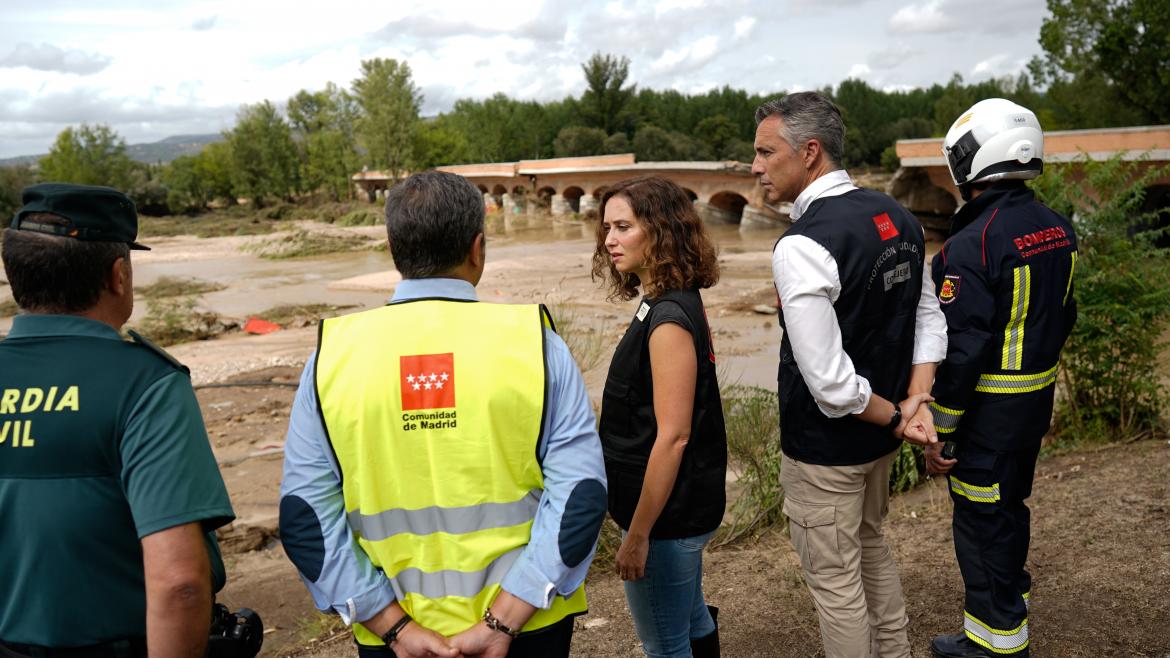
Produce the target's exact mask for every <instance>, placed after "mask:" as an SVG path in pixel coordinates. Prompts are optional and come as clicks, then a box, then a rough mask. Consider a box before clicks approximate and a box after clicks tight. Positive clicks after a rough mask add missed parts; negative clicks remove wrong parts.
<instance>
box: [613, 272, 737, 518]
mask: <svg viewBox="0 0 1170 658" xmlns="http://www.w3.org/2000/svg"><path fill="white" fill-rule="evenodd" d="M662 304H677V305H678V306H679V307H680V308H681V309H682V311H683V313H684V314H685V315H686V318H687V320H688V321H689V322H690V324H691V328H692V329H693V330H692V334H691V335H692V337H693V338H694V345H695V358H696V360H697V363H698V373H697V377H696V380H695V400H694V406H693V409H694V410H693V412H692V415H691V436H690V439H689V440H688V442H687V447H686V450H685V451H684V452H683V458H682V463H681V464H680V465H679V470H678V477H677V478H676V479H675V482H674V489H673V490H672V491H671V493H670V498H669V499H668V500H667V501H666V506H665V507H664V508H663V509H662V513H661V514H660V515H659V517H658V521H657V522H656V523H655V524H654V527H653V528H652V529H651V531H650V536H651V537H652V538H654V539H679V538H682V537H694V536H697V535H702V534H704V533H707V532H710V531H712V530H714V529H715V528H717V527H719V522H720V521H721V520H722V519H723V510H724V506H725V503H726V497H725V493H724V483H725V479H726V476H727V434H726V432H725V429H724V426H723V405H722V402H721V401H720V398H719V382H718V381H717V380H716V377H715V353H714V348H713V346H712V343H711V331H710V328H709V326H708V324H707V316H706V313H705V312H704V310H703V300H702V297H700V295H699V291H697V290H673V291H670V292H668V293H666V294H663V295H662V296H660V297H658V298H657V299H649V298H646V299H643V301H642V304H640V305H639V311H638V314H637V315H636V316H635V317H634V319H633V321H631V322H630V328H629V329H627V330H626V334H625V336H623V337H622V340H621V342H619V343H618V346H617V350H616V351H615V352H614V355H613V362H612V363H611V364H610V367H609V376H608V377H607V378H606V380H605V393H604V395H603V397H602V403H601V424H600V427H599V433H600V434H601V445H602V448H603V449H604V451H605V472H606V477H607V478H608V481H609V513H610V514H611V515H612V516H613V519H614V521H616V522H617V524H618V525H619V526H621V527H622V528H623V529H627V530H628V529H629V527H630V522H631V520H632V519H633V517H634V511H635V509H637V506H638V498H639V496H641V493H642V481H643V479H644V478H645V476H646V463H647V461H648V460H649V459H650V450H651V449H652V448H653V447H654V441H655V439H656V438H657V436H658V423H657V421H656V420H655V417H654V382H653V376H652V375H651V372H650V348H649V344H650V325H651V319H652V314H654V312H655V308H656V307H659V306H660V305H662ZM643 308H645V309H646V310H645V311H643V310H642V309H643Z"/></svg>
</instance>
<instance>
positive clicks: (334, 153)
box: [288, 82, 361, 201]
mask: <svg viewBox="0 0 1170 658" xmlns="http://www.w3.org/2000/svg"><path fill="white" fill-rule="evenodd" d="M357 118H358V107H357V102H356V101H355V100H354V98H353V96H351V95H350V94H349V93H347V92H346V91H345V90H344V89H341V88H339V87H337V85H334V84H333V83H332V82H330V83H329V84H327V85H326V86H325V89H323V90H321V91H318V92H308V91H305V90H301V91H299V92H297V94H296V95H295V96H293V97H292V98H290V99H289V101H288V120H289V124H290V125H291V127H292V130H293V135H294V137H296V138H297V148H298V150H299V151H300V156H301V157H300V164H301V184H302V186H303V189H305V190H306V191H309V192H316V191H319V190H323V191H325V192H326V193H327V194H328V195H329V196H330V197H331V198H332V199H333V200H334V201H340V200H341V199H349V198H352V197H353V195H354V187H353V185H351V184H350V176H352V175H353V173H354V172H355V171H357V169H358V168H359V167H360V166H361V163H360V157H359V155H358V152H357V137H356V133H355V125H356V122H357Z"/></svg>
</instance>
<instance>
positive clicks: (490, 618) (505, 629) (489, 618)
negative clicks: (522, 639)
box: [483, 610, 520, 637]
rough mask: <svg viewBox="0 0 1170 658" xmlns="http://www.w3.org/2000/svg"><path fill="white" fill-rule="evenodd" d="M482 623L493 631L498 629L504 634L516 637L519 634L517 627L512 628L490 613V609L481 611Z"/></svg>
mask: <svg viewBox="0 0 1170 658" xmlns="http://www.w3.org/2000/svg"><path fill="white" fill-rule="evenodd" d="M483 623H485V624H487V627H488V628H490V629H492V630H493V631H499V632H501V633H503V634H505V635H508V636H509V637H516V636H517V635H519V634H520V631H519V629H514V628H512V627H511V626H508V625H507V624H505V623H504V622H502V621H500V620H499V619H498V618H497V617H496V616H495V615H493V614H492V611H491V610H484V611H483Z"/></svg>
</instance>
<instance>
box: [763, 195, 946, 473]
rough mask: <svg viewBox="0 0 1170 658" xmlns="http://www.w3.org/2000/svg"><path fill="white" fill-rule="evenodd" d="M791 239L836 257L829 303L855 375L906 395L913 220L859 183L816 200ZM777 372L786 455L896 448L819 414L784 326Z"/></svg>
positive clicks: (861, 455)
mask: <svg viewBox="0 0 1170 658" xmlns="http://www.w3.org/2000/svg"><path fill="white" fill-rule="evenodd" d="M796 235H803V236H805V237H806V238H809V239H811V240H813V241H814V242H816V243H817V244H819V245H821V246H822V247H824V248H825V249H826V250H827V251H828V252H829V254H830V255H831V256H832V257H833V260H835V261H836V262H837V270H838V272H839V274H840V278H841V294H840V296H839V297H838V298H837V301H836V302H835V303H834V304H833V309H834V311H835V312H836V315H837V324H838V325H839V326H840V327H841V338H842V346H843V348H844V350H845V353H846V354H848V355H849V358H850V359H851V360H852V361H853V366H854V368H855V369H856V371H857V374H858V375H860V376H862V377H865V378H866V379H867V380H868V381H869V383H870V385H871V386H872V388H873V392H874V393H875V394H877V395H880V396H882V397H884V398H886V399H887V400H892V401H894V402H897V401H900V400H902V399H904V398H905V397H906V389H907V387H908V386H909V384H910V368H911V361H912V359H913V355H914V319H915V315H916V313H917V308H918V300H919V297H920V295H921V292H922V270H923V268H922V265H923V258H924V255H925V244H924V241H923V237H922V227H921V226H920V225H919V223H918V220H917V219H915V217H914V216H913V215H911V214H910V212H909V211H908V210H906V209H905V208H903V207H902V206H900V205H898V203H897V202H895V201H894V200H893V199H891V198H890V197H888V196H886V195H884V194H881V193H878V192H873V191H870V190H864V189H857V190H852V191H850V192H847V193H845V194H842V195H840V196H834V197H825V198H821V199H818V200H817V201H814V202H813V204H812V205H811V206H809V209H808V211H807V212H806V213H805V214H804V216H803V217H801V219H800V220H799V221H797V222H795V223H794V224H793V225H792V228H790V229H788V232H787V233H785V234H784V236H783V237H782V238H781V240H784V239H787V238H789V237H792V236H796ZM782 301H783V300H782ZM780 326H781V328H783V327H784V309H783V308H781V310H780ZM778 378H779V392H780V445H781V447H782V448H783V450H784V453H785V454H786V455H788V456H789V457H791V458H793V459H796V460H798V461H803V462H808V463H811V464H822V465H827V466H840V465H852V464H864V463H866V462H870V461H873V460H875V459H877V458H879V457H881V456H883V455H885V454H887V453H889V452H890V451H892V450H894V449H896V448H897V447H898V444H899V441H898V439H896V438H894V437H893V435H892V434H891V433H890V432H888V431H886V430H885V429H884V428H882V427H880V426H878V425H874V424H872V423H867V422H864V421H861V420H858V419H856V418H853V417H852V416H845V417H843V418H829V417H827V416H825V414H824V413H823V412H822V411H821V410H820V408H819V407H817V404H816V401H815V400H814V399H813V397H812V393H811V392H810V391H809V389H808V386H807V385H806V384H805V381H804V377H803V376H802V375H801V373H800V364H798V363H797V362H796V360H795V358H794V356H793V353H792V344H791V343H790V342H789V339H788V334H787V332H785V334H784V337H783V340H782V341H781V343H780V372H779V376H778Z"/></svg>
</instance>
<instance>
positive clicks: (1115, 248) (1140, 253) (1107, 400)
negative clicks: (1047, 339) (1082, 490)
mask: <svg viewBox="0 0 1170 658" xmlns="http://www.w3.org/2000/svg"><path fill="white" fill-rule="evenodd" d="M1167 171H1170V168H1148V169H1145V170H1144V171H1143V170H1142V167H1141V165H1139V164H1138V163H1132V162H1124V161H1122V160H1121V159H1120V158H1113V159H1111V160H1107V161H1102V162H1092V161H1089V159H1088V157H1087V156H1084V157H1082V158H1081V159H1080V160H1079V161H1078V162H1075V163H1073V164H1071V165H1068V166H1056V167H1051V168H1050V169H1049V171H1047V172H1045V174H1044V175H1043V176H1041V177H1040V178H1038V179H1036V180H1035V181H1033V185H1032V187H1033V189H1035V190H1036V192H1037V195H1038V196H1039V198H1040V199H1041V200H1042V201H1044V203H1046V204H1047V205H1048V206H1050V207H1051V208H1053V209H1054V210H1056V211H1057V212H1059V213H1062V214H1064V215H1065V216H1068V217H1072V218H1073V224H1074V226H1075V227H1076V229H1077V234H1078V238H1079V252H1080V253H1079V255H1078V258H1077V263H1076V273H1075V277H1076V278H1075V284H1074V285H1075V295H1076V299H1077V309H1078V316H1079V317H1078V319H1077V324H1076V327H1075V328H1074V329H1073V332H1072V335H1071V336H1070V337H1069V340H1068V343H1067V344H1066V345H1065V348H1064V354H1063V356H1062V359H1061V370H1060V379H1059V385H1060V393H1061V395H1060V396H1059V397H1058V405H1057V418H1056V428H1057V432H1058V434H1059V436H1060V437H1061V439H1068V440H1072V441H1101V440H1103V439H1107V438H1110V437H1113V438H1130V437H1135V436H1144V435H1148V434H1150V433H1153V432H1156V431H1159V430H1160V429H1161V428H1162V422H1163V421H1162V417H1161V414H1162V410H1163V409H1165V408H1166V404H1167V402H1168V401H1170V400H1168V397H1167V393H1166V389H1165V387H1164V386H1163V385H1162V384H1161V382H1160V377H1159V373H1158V357H1159V355H1160V354H1161V353H1162V350H1163V348H1164V347H1165V342H1164V341H1163V339H1162V337H1163V336H1164V335H1165V333H1166V329H1167V327H1168V326H1170V251H1168V250H1166V249H1160V248H1158V247H1157V246H1156V245H1155V244H1154V241H1155V239H1156V238H1157V237H1158V236H1159V234H1160V233H1162V232H1164V230H1165V229H1163V230H1162V231H1153V232H1143V233H1137V234H1136V235H1135V234H1134V228H1135V227H1139V226H1142V225H1143V224H1144V225H1151V224H1152V221H1153V219H1154V218H1155V217H1156V215H1157V214H1158V210H1163V211H1164V210H1165V209H1156V210H1154V211H1152V212H1143V211H1142V204H1143V201H1144V198H1145V189H1146V188H1147V187H1149V186H1150V185H1151V184H1152V183H1153V181H1155V180H1156V179H1157V178H1159V177H1161V176H1164V175H1165V174H1166V173H1167ZM1085 189H1092V190H1095V191H1096V193H1097V195H1098V196H1099V198H1097V199H1094V198H1092V197H1091V196H1090V195H1087V194H1085V192H1084V190H1085Z"/></svg>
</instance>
